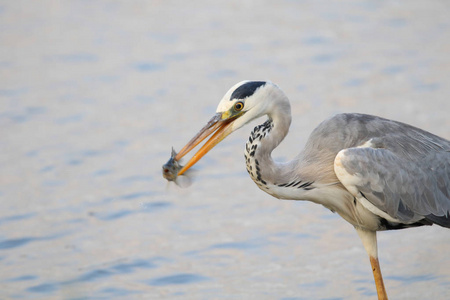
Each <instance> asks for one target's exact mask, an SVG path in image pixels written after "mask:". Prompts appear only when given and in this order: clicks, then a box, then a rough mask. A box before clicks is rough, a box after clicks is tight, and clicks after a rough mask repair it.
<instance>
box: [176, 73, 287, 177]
mask: <svg viewBox="0 0 450 300" xmlns="http://www.w3.org/2000/svg"><path fill="white" fill-rule="evenodd" d="M278 91H279V92H280V93H282V92H281V90H280V89H278V88H277V86H276V85H275V84H273V83H271V82H269V81H242V82H239V83H237V84H236V85H234V86H233V87H231V88H230V89H229V90H228V92H227V93H226V94H225V96H223V98H222V100H221V101H220V103H219V105H218V106H217V110H216V114H215V115H214V116H213V117H212V118H211V119H210V120H209V121H208V123H207V124H206V125H205V126H204V127H203V128H202V129H201V130H200V131H199V132H198V133H197V134H196V135H195V136H194V137H193V138H192V139H191V140H190V141H189V142H188V143H187V144H186V145H185V146H184V147H183V148H182V149H181V151H180V152H178V154H177V155H176V156H175V160H177V161H178V160H180V159H181V158H182V157H183V156H185V155H186V154H187V153H189V152H190V151H191V150H192V149H194V148H195V147H196V146H197V145H198V144H199V143H201V142H202V141H203V140H204V139H206V138H207V137H208V136H211V137H210V138H209V140H208V141H207V142H206V143H205V144H204V145H203V146H202V147H201V148H200V149H199V150H198V151H197V152H196V153H195V154H194V155H193V157H192V158H191V159H190V160H189V161H188V162H187V164H186V165H185V166H184V167H183V168H182V169H181V170H180V171H179V172H178V175H182V174H183V173H184V172H185V171H187V170H188V169H189V168H190V167H192V166H193V165H194V164H195V163H196V162H197V161H199V160H200V159H201V158H202V157H203V156H204V155H205V154H206V153H207V152H208V151H209V150H211V149H212V148H213V147H214V146H215V145H217V144H218V143H219V142H220V141H222V140H223V139H224V138H225V137H227V136H228V135H229V134H230V133H232V132H233V131H235V130H237V129H239V128H240V127H242V126H243V125H245V124H246V123H248V122H250V121H251V120H253V119H255V118H258V117H260V116H262V115H265V114H267V113H268V112H269V111H270V105H273V104H271V101H268V100H269V99H270V98H272V97H273V96H274V95H273V93H276V92H278Z"/></svg>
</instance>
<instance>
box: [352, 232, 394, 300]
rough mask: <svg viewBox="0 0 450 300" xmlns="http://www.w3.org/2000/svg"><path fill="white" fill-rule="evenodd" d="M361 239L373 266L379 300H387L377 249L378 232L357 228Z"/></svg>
mask: <svg viewBox="0 0 450 300" xmlns="http://www.w3.org/2000/svg"><path fill="white" fill-rule="evenodd" d="M356 231H357V232H358V235H359V237H360V238H361V240H362V242H363V245H364V248H365V249H366V252H367V254H369V257H370V264H371V265H372V272H373V278H374V279H375V286H376V288H377V294H378V300H387V299H388V297H387V293H386V288H385V287H384V282H383V276H382V275H381V269H380V262H379V261H378V248H377V232H376V231H368V230H364V229H360V228H356Z"/></svg>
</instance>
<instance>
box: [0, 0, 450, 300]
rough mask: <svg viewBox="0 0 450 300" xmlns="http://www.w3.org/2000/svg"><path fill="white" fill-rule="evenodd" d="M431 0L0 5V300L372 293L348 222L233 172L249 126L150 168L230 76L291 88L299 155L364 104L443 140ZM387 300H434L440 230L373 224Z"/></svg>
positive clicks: (439, 288)
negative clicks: (312, 136) (185, 163)
mask: <svg viewBox="0 0 450 300" xmlns="http://www.w3.org/2000/svg"><path fill="white" fill-rule="evenodd" d="M449 15H450V6H448V5H447V3H445V2H442V1H426V2H424V1H408V3H407V4H402V3H401V2H398V3H397V2H395V3H392V2H390V1H325V2H324V1H279V2H276V3H275V2H273V1H260V2H253V1H223V2H221V3H215V4H214V5H211V2H209V1H191V2H189V3H184V2H181V1H115V2H112V1H64V2H53V1H39V2H32V1H31V2H30V1H0V44H1V47H0V77H1V80H0V150H1V152H0V153H1V155H0V198H1V200H0V298H1V299H21V298H25V299H29V298H32V299H284V300H287V299H375V298H376V293H375V287H374V284H373V279H372V274H371V270H370V266H369V261H368V258H367V255H366V253H365V251H364V249H363V247H362V244H361V242H360V241H359V239H358V237H357V235H356V233H355V232H354V230H353V229H352V227H351V226H350V225H348V224H346V223H345V222H344V221H343V220H341V219H340V218H339V217H338V216H336V215H334V214H332V213H331V212H329V211H327V210H326V209H324V208H322V207H321V206H317V205H314V204H311V203H303V202H293V201H279V200H275V199H273V198H271V197H270V196H268V195H266V194H264V193H263V192H261V191H260V190H259V189H258V188H257V187H256V185H254V184H253V182H252V181H251V179H250V178H248V176H247V173H246V171H245V167H244V162H243V146H244V143H245V140H246V136H247V134H248V133H249V131H250V130H251V128H252V127H251V126H248V127H246V128H244V129H243V130H241V131H240V132H237V133H235V134H233V135H232V136H230V137H229V138H228V139H227V140H226V141H224V142H223V143H222V145H220V146H218V147H217V149H215V150H213V151H211V152H210V153H209V154H208V156H207V157H205V158H204V159H203V160H202V161H201V162H200V163H198V166H197V173H196V176H195V180H194V182H193V183H192V185H191V186H190V187H189V188H186V189H181V188H178V187H176V186H173V185H168V184H167V183H166V182H165V181H164V179H163V178H162V177H161V174H160V171H161V170H160V168H161V165H162V164H163V163H164V162H165V161H166V160H167V159H168V157H169V155H170V149H171V147H172V146H174V147H175V148H176V149H178V150H179V149H180V148H181V147H182V146H183V145H184V143H185V142H187V141H188V140H189V139H190V138H191V137H192V135H193V134H194V133H195V132H196V131H197V130H198V129H199V128H200V127H201V126H202V125H203V123H204V122H206V121H207V120H208V119H209V117H210V116H211V115H212V114H213V113H214V111H215V107H216V105H217V103H218V101H219V100H220V98H221V97H222V95H223V94H224V93H225V92H226V90H227V89H228V88H229V87H230V86H231V85H232V84H234V83H236V82H238V81H241V80H243V79H266V78H267V79H270V80H272V81H274V82H276V83H278V84H279V85H280V86H281V87H282V88H283V89H284V90H285V92H286V93H287V94H288V95H289V96H290V98H291V100H292V108H293V117H294V122H293V125H292V129H291V132H290V135H289V136H288V137H287V138H286V140H285V142H284V143H283V144H282V145H281V146H280V149H279V150H277V151H275V156H276V157H277V158H278V159H280V160H286V159H289V158H291V157H293V156H294V155H295V154H297V153H298V152H299V151H300V149H301V147H302V145H303V144H304V142H305V140H306V138H307V136H308V134H309V132H311V130H312V129H313V128H314V127H315V126H316V125H317V124H318V123H319V122H320V121H321V120H323V119H324V118H326V117H328V116H330V115H332V114H334V113H337V112H344V111H353V112H365V113H371V114H377V115H381V116H384V117H388V118H393V119H397V120H400V121H403V122H407V123H411V124H413V125H416V126H419V127H422V128H424V129H426V130H429V131H432V132H433V133H436V134H438V135H441V136H443V137H446V138H450V119H449V118H448V115H449V111H450V104H449V103H450V102H449V96H450V55H449V53H450V19H449V18H448V16H449ZM379 241H380V245H379V248H380V260H381V265H382V270H383V273H384V276H385V283H386V286H387V290H388V293H389V294H390V296H391V298H392V299H448V297H449V295H450V256H449V255H448V253H450V231H448V230H447V229H443V228H440V227H437V226H433V227H427V228H419V229H410V230H404V231H398V232H386V233H381V234H379Z"/></svg>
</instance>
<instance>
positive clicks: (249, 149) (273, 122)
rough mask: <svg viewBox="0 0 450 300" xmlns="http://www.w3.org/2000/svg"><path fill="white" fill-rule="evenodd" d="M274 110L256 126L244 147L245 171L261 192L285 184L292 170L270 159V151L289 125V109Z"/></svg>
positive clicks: (276, 144) (285, 132)
mask: <svg viewBox="0 0 450 300" xmlns="http://www.w3.org/2000/svg"><path fill="white" fill-rule="evenodd" d="M284 109H285V110H284V111H281V109H275V110H274V111H273V112H272V113H271V114H270V115H269V119H268V120H267V121H266V122H265V123H263V124H261V125H258V126H256V127H255V128H254V129H253V131H252V132H251V134H250V137H249V139H248V141H247V144H246V146H245V160H246V165H247V171H248V173H249V174H250V176H251V177H252V179H253V181H254V182H255V183H256V184H257V185H258V186H259V187H260V188H261V189H263V190H265V191H268V190H269V185H274V184H280V183H285V182H286V180H289V178H291V179H292V175H293V174H291V172H292V168H290V167H289V166H288V165H289V164H291V163H292V162H288V163H277V162H275V161H274V160H273V159H272V156H271V154H272V151H273V149H275V148H276V147H277V146H278V145H279V144H280V143H281V141H282V140H283V139H284V137H285V136H286V134H287V132H288V130H289V126H290V124H291V115H290V108H289V107H287V108H286V107H284Z"/></svg>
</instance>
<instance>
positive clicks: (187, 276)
mask: <svg viewBox="0 0 450 300" xmlns="http://www.w3.org/2000/svg"><path fill="white" fill-rule="evenodd" d="M207 280H210V278H209V277H205V276H202V275H198V274H191V273H180V274H175V275H169V276H164V277H157V278H154V279H152V280H150V281H149V282H148V284H149V285H152V286H164V285H174V284H177V285H178V284H191V283H197V282H201V281H207Z"/></svg>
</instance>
